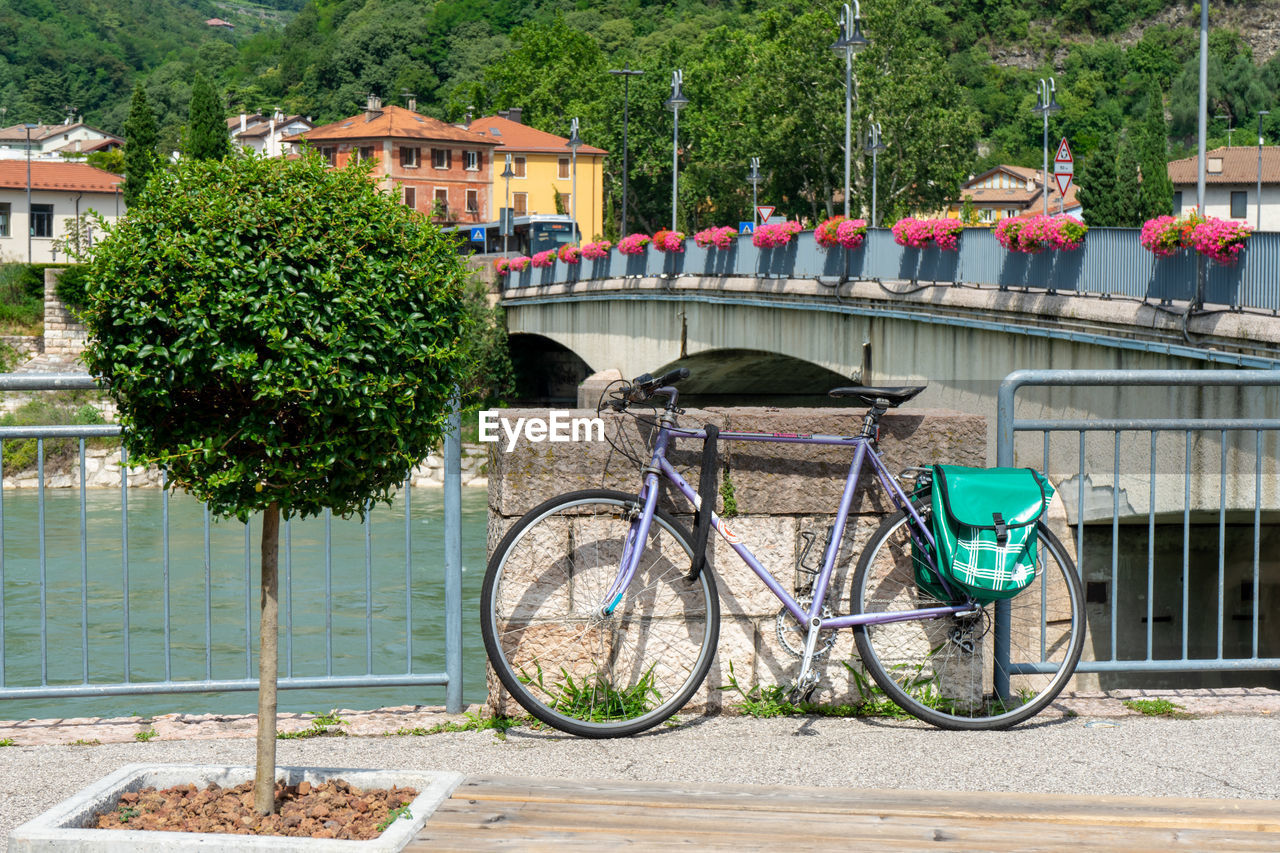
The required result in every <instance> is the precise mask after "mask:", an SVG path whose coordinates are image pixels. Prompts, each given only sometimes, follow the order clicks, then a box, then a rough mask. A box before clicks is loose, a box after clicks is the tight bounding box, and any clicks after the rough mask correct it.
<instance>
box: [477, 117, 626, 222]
mask: <svg viewBox="0 0 1280 853" xmlns="http://www.w3.org/2000/svg"><path fill="white" fill-rule="evenodd" d="M467 129H468V130H470V131H471V132H472V133H478V134H480V135H482V136H487V137H489V138H490V139H492V140H493V141H494V142H497V143H498V147H497V148H496V149H494V152H493V165H492V167H491V168H492V177H493V209H494V210H497V209H498V208H502V207H507V206H510V207H511V208H513V209H514V211H515V213H514V215H515V216H527V215H530V214H535V213H539V214H547V213H557V212H559V211H558V210H557V201H556V199H557V196H558V197H559V205H560V210H563V211H564V212H565V213H567V214H570V215H573V216H574V217H575V218H576V219H577V222H578V229H579V231H580V232H581V234H582V240H583V242H586V241H589V240H595V239H598V238H599V237H600V236H601V235H603V234H604V157H605V155H606V154H607V153H609V152H607V151H604V150H602V149H600V148H594V147H592V146H590V145H582V146H580V147H579V148H578V155H577V158H576V159H577V179H576V182H575V179H574V159H575V158H574V157H573V155H572V153H571V152H570V150H569V146H568V144H567V143H568V142H569V140H568V139H567V138H566V137H563V136H556V135H555V134H554V133H546V132H544V131H541V130H535V129H534V128H532V127H529V126H528V125H526V124H522V123H521V121H520V110H519V109H511V110H506V111H505V114H499V115H496V116H485V117H484V118H478V119H475V120H474V121H472V122H471V124H469V125H468V126H467ZM508 154H509V155H511V169H512V171H513V172H515V176H514V177H512V178H511V179H510V180H509V181H508V179H506V178H503V177H502V172H503V170H504V169H505V168H506V155H508ZM575 183H576V188H577V193H578V199H577V203H576V205H575V203H574V199H573V190H574V186H575ZM508 184H510V193H511V203H510V205H508V204H507V192H508Z"/></svg>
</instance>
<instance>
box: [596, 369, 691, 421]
mask: <svg viewBox="0 0 1280 853" xmlns="http://www.w3.org/2000/svg"><path fill="white" fill-rule="evenodd" d="M688 378H689V368H687V367H677V368H676V369H675V370H669V371H667V372H666V373H664V374H662V375H661V376H658V377H656V378H655V377H654V376H652V375H651V374H648V373H641V374H640V375H639V376H637V377H636V378H635V379H632V380H631V382H630V383H628V384H627V385H626V386H625V387H624V388H623V389H622V390H621V392H620V393H619V394H618V396H616V397H614V399H612V400H610V401H609V404H608V405H609V406H610V408H612V409H614V410H615V411H618V412H621V411H623V410H624V409H626V408H627V404H629V403H643V402H645V401H646V400H648V399H649V398H650V397H651V396H653V394H654V392H656V391H657V390H658V389H660V388H664V387H666V386H668V385H674V384H675V383H676V382H679V381H681V380H683V379H688Z"/></svg>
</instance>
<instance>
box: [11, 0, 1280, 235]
mask: <svg viewBox="0 0 1280 853" xmlns="http://www.w3.org/2000/svg"><path fill="white" fill-rule="evenodd" d="M301 2H302V0H276V2H275V3H274V4H271V3H268V4H265V5H263V6H259V7H256V8H258V9H259V11H260V12H261V11H278V12H282V13H283V14H284V16H285V17H288V23H287V24H286V25H285V26H283V27H276V28H273V27H270V26H268V25H267V23H263V22H264V21H268V19H269V16H266V17H263V16H262V15H260V16H259V18H258V21H259V24H258V25H260V26H261V27H262V29H260V30H259V31H258V32H256V33H251V32H248V30H249V29H252V28H253V27H251V26H247V25H245V26H238V27H237V30H236V32H235V33H227V32H225V31H221V30H212V29H210V28H207V27H205V26H204V25H203V21H204V19H205V18H207V17H211V16H215V15H216V16H219V17H223V18H226V19H228V20H231V19H232V18H231V17H229V16H230V15H231V14H232V13H233V12H234V13H236V14H242V15H243V14H245V10H247V9H251V8H255V7H251V5H250V4H248V3H244V2H240V3H237V4H235V6H234V7H233V6H232V5H231V4H230V3H227V2H211V1H210V2H204V0H186V2H181V3H180V2H175V0H155V2H148V3H146V4H141V3H137V2H136V0H90V2H86V3H79V4H77V3H72V2H70V0H0V98H3V101H2V102H0V105H3V106H5V107H7V109H8V114H7V115H8V119H7V123H13V122H14V121H22V120H36V119H39V118H44V119H46V120H48V119H51V118H55V117H57V116H59V115H60V114H61V113H60V111H61V109H62V106H63V105H64V104H66V103H73V104H74V105H75V106H77V107H78V108H79V109H81V110H82V111H83V113H84V114H85V117H86V119H88V120H90V121H93V122H95V123H98V124H100V125H101V126H103V127H104V128H106V129H108V130H113V131H117V132H118V131H119V130H120V128H121V126H122V124H123V120H124V117H125V114H126V112H127V104H128V98H129V92H130V86H131V84H132V81H133V80H134V79H136V78H138V77H141V78H142V79H144V80H145V83H146V88H147V93H148V96H149V98H150V100H151V103H152V105H153V108H155V110H156V112H157V115H158V117H159V119H160V122H161V126H162V142H163V144H164V145H165V146H172V147H175V148H176V147H177V145H178V141H179V139H180V137H181V126H182V123H183V122H184V121H185V120H186V107H187V101H188V100H189V97H190V83H191V79H192V76H193V74H194V72H195V70H197V69H199V70H201V71H203V72H204V73H205V74H206V75H207V76H209V77H210V78H211V79H214V80H216V81H217V83H218V85H219V86H220V87H221V89H222V90H223V91H224V93H225V94H226V97H227V104H228V110H229V112H230V113H235V112H239V111H241V110H258V109H270V108H272V107H277V106H278V107H280V108H282V109H284V110H285V111H287V112H291V113H301V114H303V115H311V116H314V117H315V118H316V119H317V120H320V121H323V120H330V119H335V118H338V117H341V116H344V115H350V114H352V113H354V112H356V111H357V110H358V109H359V108H360V106H361V105H362V104H363V102H364V99H365V96H366V94H367V93H369V92H374V93H376V94H378V95H379V96H381V97H382V98H383V100H384V101H386V102H388V103H403V100H402V98H403V96H402V93H404V92H410V93H413V94H414V95H416V96H417V100H418V104H419V109H421V110H422V111H424V112H428V113H431V114H433V115H436V116H439V117H441V118H446V119H449V120H453V121H461V120H464V118H465V116H466V114H467V113H468V112H473V114H475V115H483V114H487V113H490V112H493V111H495V110H498V109H502V108H506V107H516V106H519V107H523V108H524V110H525V112H524V116H525V120H526V121H527V122H528V123H530V124H533V125H535V126H537V127H540V128H542V129H545V130H549V131H552V132H555V133H560V134H567V132H568V124H569V120H570V119H571V118H572V117H575V116H576V117H578V118H580V120H581V128H582V130H581V132H582V136H583V139H584V140H585V141H586V142H588V143H589V144H592V145H596V146H599V147H602V148H606V149H609V150H610V151H612V152H614V154H615V155H620V154H621V148H622V122H621V115H622V109H623V103H622V100H623V85H622V81H621V79H620V78H618V77H616V76H613V75H610V74H609V73H608V71H609V70H610V69H617V68H622V67H623V66H624V65H630V67H632V68H640V69H643V70H644V71H645V72H646V73H645V74H644V76H642V77H637V78H633V79H632V81H631V86H630V105H629V106H630V113H631V122H630V154H631V170H630V179H631V188H632V193H631V199H632V204H633V205H634V207H633V215H636V216H637V217H638V219H637V221H636V222H635V223H634V226H635V227H653V226H654V225H656V224H660V223H661V222H662V221H664V218H665V217H666V216H668V215H669V213H664V211H669V199H670V168H671V167H670V164H671V144H672V140H671V124H672V122H671V114H670V112H669V111H668V110H666V109H664V108H663V105H662V102H663V101H664V100H665V99H666V98H667V97H668V96H669V94H670V75H671V71H672V70H673V69H674V68H677V67H679V68H683V70H684V80H685V94H686V95H687V97H688V98H689V100H690V104H689V106H688V107H687V108H686V109H684V110H683V111H682V112H681V116H680V147H681V157H680V162H681V184H680V190H681V208H682V215H683V216H684V217H686V219H687V220H688V221H687V222H685V223H684V224H685V225H687V226H688V227H691V228H692V227H697V226H700V225H703V224H705V220H707V219H715V220H717V221H733V219H734V218H735V217H737V216H739V215H745V213H746V210H747V209H748V207H749V203H750V194H749V187H748V186H747V184H746V183H745V181H744V177H745V174H746V171H747V164H748V162H749V158H750V157H752V156H758V157H760V158H761V165H762V170H763V171H764V172H765V174H766V181H765V183H764V184H763V185H762V186H761V200H762V201H764V200H767V201H769V202H770V203H776V204H779V205H780V206H781V209H782V210H783V211H784V212H788V213H792V214H795V215H809V216H817V215H820V214H823V213H825V208H824V207H823V205H824V203H825V200H827V199H830V198H831V197H832V195H833V193H834V191H835V190H836V188H838V187H839V186H840V185H841V184H842V182H843V154H842V151H841V146H842V144H843V136H844V97H845V90H844V59H843V55H842V54H839V53H837V52H835V51H832V50H831V49H830V45H831V43H832V42H833V41H834V40H835V38H836V36H837V35H838V32H837V30H838V25H837V18H838V15H839V11H840V6H839V4H838V3H834V2H831V3H825V4H820V5H814V4H812V3H808V2H800V0H720V2H716V0H710V1H709V2H708V0H671V2H651V0H622V2H618V0H541V2H539V1H538V0H534V2H525V0H436V2H426V0H310V2H308V3H306V5H300V4H301ZM293 9H297V11H296V14H293ZM1210 11H1211V27H1212V33H1211V39H1210V48H1211V54H1212V57H1211V62H1210V97H1211V106H1210V114H1211V115H1221V116H1224V117H1225V118H1219V119H1215V120H1214V121H1213V122H1212V125H1211V136H1212V141H1213V142H1215V143H1219V144H1221V143H1225V142H1226V139H1227V129H1228V125H1229V124H1230V125H1231V126H1232V127H1233V128H1238V130H1237V131H1236V132H1234V133H1233V134H1232V135H1233V140H1232V141H1233V142H1236V143H1246V144H1252V143H1253V142H1256V129H1257V115H1258V111H1259V110H1271V111H1272V113H1273V114H1272V115H1271V116H1269V117H1268V118H1267V125H1266V131H1267V134H1268V136H1269V138H1270V140H1271V141H1276V140H1277V137H1280V107H1278V105H1277V104H1276V103H1275V101H1276V93H1277V90H1278V89H1280V57H1277V56H1276V55H1275V54H1276V43H1275V42H1276V39H1277V38H1280V35H1277V34H1278V33H1280V0H1260V2H1218V3H1214V4H1212V5H1211V7H1210ZM862 15H863V31H864V33H865V34H866V36H867V37H868V38H869V39H870V41H871V46H870V47H869V48H868V49H867V50H866V51H865V52H863V53H861V54H859V55H858V56H857V57H856V60H855V63H854V78H855V87H856V90H857V91H856V102H855V117H854V123H855V135H856V134H857V133H858V131H859V130H860V129H862V128H865V126H866V125H867V123H868V122H870V121H876V122H879V123H880V125H881V126H882V128H883V140H884V143H885V144H886V145H887V146H888V148H887V150H886V151H885V152H883V153H882V154H881V155H880V157H879V176H878V189H879V198H880V208H881V210H882V211H885V212H886V216H887V215H888V214H891V213H893V212H895V211H902V210H907V209H910V208H913V207H922V206H923V207H927V206H928V205H930V204H933V203H936V202H938V201H940V200H942V199H944V198H946V197H947V196H948V195H949V194H950V193H953V192H954V188H955V187H956V185H957V183H958V182H959V181H960V180H963V178H965V177H967V176H968V175H969V174H971V173H974V172H978V171H980V170H981V169H983V168H985V167H986V166H988V165H991V164H994V163H998V162H1008V163H1021V164H1025V165H1038V164H1039V162H1040V158H1041V153H1040V152H1041V120H1040V118H1039V117H1038V116H1036V115H1034V114H1033V113H1032V111H1031V107H1032V106H1033V105H1034V103H1035V90H1036V86H1037V81H1038V80H1039V79H1040V78H1041V77H1048V76H1050V75H1052V76H1054V77H1055V78H1056V81H1057V91H1058V100H1059V102H1060V103H1061V105H1062V107H1063V110H1062V112H1061V113H1059V114H1058V115H1056V116H1055V117H1054V118H1053V119H1052V121H1051V128H1050V133H1051V135H1052V136H1053V137H1055V138H1056V137H1058V136H1062V135H1066V136H1068V137H1069V138H1070V139H1071V141H1072V145H1073V148H1074V149H1075V151H1076V154H1077V160H1078V162H1080V161H1083V160H1085V159H1086V158H1087V157H1088V156H1089V155H1090V154H1091V153H1092V152H1093V151H1094V150H1095V149H1098V148H1099V147H1100V146H1102V147H1103V148H1104V149H1107V150H1109V149H1110V147H1111V146H1112V145H1113V144H1118V145H1119V146H1120V147H1121V149H1123V146H1124V145H1125V142H1126V140H1128V139H1129V138H1130V137H1131V136H1132V135H1133V131H1132V128H1135V127H1137V126H1139V125H1140V124H1142V123H1143V122H1144V120H1145V119H1146V118H1147V113H1148V110H1151V109H1153V108H1154V107H1155V106H1156V105H1155V104H1154V98H1153V97H1152V95H1151V93H1152V92H1153V91H1158V92H1159V93H1160V100H1161V103H1160V104H1159V105H1158V106H1159V108H1160V109H1161V110H1162V112H1163V113H1164V114H1165V115H1166V116H1167V117H1168V120H1169V125H1168V126H1169V132H1170V142H1171V146H1172V147H1171V150H1170V155H1171V156H1175V155H1180V154H1182V153H1185V152H1186V151H1188V150H1189V148H1188V146H1189V145H1190V144H1191V142H1192V141H1193V139H1194V133H1195V102H1196V92H1197V82H1196V73H1197V69H1196V51H1197V34H1196V31H1195V29H1194V27H1195V26H1196V25H1197V24H1198V8H1197V7H1194V6H1193V5H1191V4H1190V3H1187V2H1169V0H1137V2H1134V3H1120V2H1115V0H1066V2H1049V0H1041V2H1037V0H933V2H929V0H866V2H865V3H863V5H862ZM242 20H243V18H242ZM32 113H38V115H32ZM620 167H621V157H620V156H614V157H611V158H610V161H609V163H608V165H607V166H606V171H607V178H608V180H609V181H610V182H611V186H612V188H613V198H615V199H616V198H617V197H618V195H619V187H620ZM869 170H870V159H869V157H864V156H859V157H857V158H856V159H855V172H856V180H855V184H856V186H855V194H856V196H857V199H855V202H856V201H860V200H861V199H862V198H863V197H865V196H868V195H869V193H870V174H869ZM713 211H714V214H713V213H712V212H713Z"/></svg>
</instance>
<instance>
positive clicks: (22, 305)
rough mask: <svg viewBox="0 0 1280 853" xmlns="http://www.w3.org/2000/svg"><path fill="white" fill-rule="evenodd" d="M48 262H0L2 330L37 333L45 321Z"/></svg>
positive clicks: (0, 316)
mask: <svg viewBox="0 0 1280 853" xmlns="http://www.w3.org/2000/svg"><path fill="white" fill-rule="evenodd" d="M46 266H49V265H48V264H0V332H3V333H4V334H10V335H26V334H38V333H39V330H40V328H41V325H42V323H43V322H44V270H45V267H46Z"/></svg>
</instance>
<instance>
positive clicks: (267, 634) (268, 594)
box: [253, 502, 280, 815]
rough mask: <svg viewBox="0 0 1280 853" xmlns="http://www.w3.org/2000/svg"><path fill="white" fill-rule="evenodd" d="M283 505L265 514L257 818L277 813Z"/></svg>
mask: <svg viewBox="0 0 1280 853" xmlns="http://www.w3.org/2000/svg"><path fill="white" fill-rule="evenodd" d="M279 557H280V505H279V504H277V503H275V502H272V504H271V505H270V506H268V507H267V508H266V510H265V511H264V512H263V513H262V618H261V620H260V621H259V623H258V763H257V769H256V771H255V775H254V778H253V806H254V809H256V810H257V812H258V814H262V815H268V814H271V813H273V812H274V811H275V809H276V676H277V674H278V670H279V663H280V658H279V638H278V633H279V626H280V592H279V590H280V580H279V573H278V571H277V568H278V563H279Z"/></svg>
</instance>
